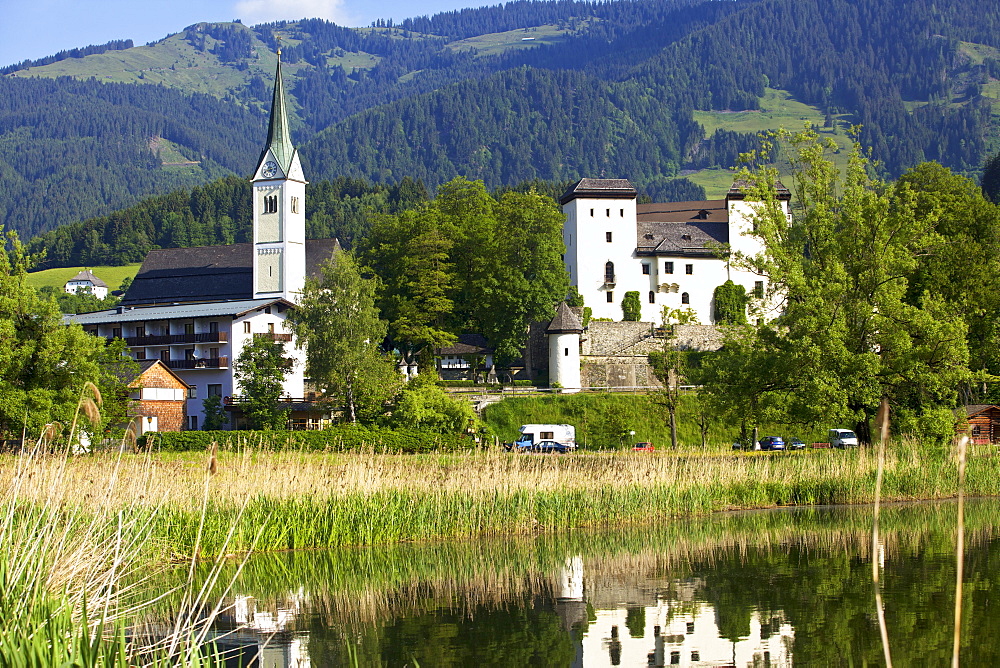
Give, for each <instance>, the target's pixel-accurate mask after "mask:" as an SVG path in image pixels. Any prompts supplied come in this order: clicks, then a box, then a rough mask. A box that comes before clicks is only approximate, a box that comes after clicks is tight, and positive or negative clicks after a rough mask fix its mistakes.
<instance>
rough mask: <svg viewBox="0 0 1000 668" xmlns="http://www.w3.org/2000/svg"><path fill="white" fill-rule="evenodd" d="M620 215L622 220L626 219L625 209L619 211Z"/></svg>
mask: <svg viewBox="0 0 1000 668" xmlns="http://www.w3.org/2000/svg"><path fill="white" fill-rule="evenodd" d="M618 215H620V216H621V217H622V218H624V217H625V209H618Z"/></svg>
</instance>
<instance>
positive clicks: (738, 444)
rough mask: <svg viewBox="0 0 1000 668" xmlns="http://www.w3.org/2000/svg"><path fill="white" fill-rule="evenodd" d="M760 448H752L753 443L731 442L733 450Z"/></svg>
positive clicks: (755, 448) (757, 448) (754, 448)
mask: <svg viewBox="0 0 1000 668" xmlns="http://www.w3.org/2000/svg"><path fill="white" fill-rule="evenodd" d="M759 449H760V446H757V447H754V445H753V443H750V442H744V441H735V442H733V450H759Z"/></svg>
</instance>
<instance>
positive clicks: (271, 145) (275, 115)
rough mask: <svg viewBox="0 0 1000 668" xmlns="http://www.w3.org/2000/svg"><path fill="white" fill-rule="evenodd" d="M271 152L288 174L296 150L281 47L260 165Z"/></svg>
mask: <svg viewBox="0 0 1000 668" xmlns="http://www.w3.org/2000/svg"><path fill="white" fill-rule="evenodd" d="M269 150H270V151H271V155H273V156H274V159H275V160H276V161H277V162H278V166H279V167H280V168H281V171H282V172H284V173H285V174H288V171H289V168H290V167H291V162H292V155H293V154H294V153H295V148H294V147H293V146H292V137H291V134H290V133H289V132H288V112H287V110H286V108H285V86H284V84H283V83H282V81H281V47H278V65H277V67H276V68H275V70H274V93H273V94H272V96H271V119H270V122H269V123H268V127H267V143H266V144H265V145H264V150H263V151H262V152H261V154H260V160H259V161H258V163H257V164H258V165H260V164H261V163H263V162H264V158H265V157H266V156H267V152H268V151H269Z"/></svg>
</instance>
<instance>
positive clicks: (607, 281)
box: [604, 274, 617, 288]
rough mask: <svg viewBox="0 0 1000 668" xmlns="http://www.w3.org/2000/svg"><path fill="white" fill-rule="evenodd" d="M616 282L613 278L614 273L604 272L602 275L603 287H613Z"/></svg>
mask: <svg viewBox="0 0 1000 668" xmlns="http://www.w3.org/2000/svg"><path fill="white" fill-rule="evenodd" d="M616 283H617V281H616V280H615V275H614V274H605V275H604V287H606V288H613V287H615V284H616Z"/></svg>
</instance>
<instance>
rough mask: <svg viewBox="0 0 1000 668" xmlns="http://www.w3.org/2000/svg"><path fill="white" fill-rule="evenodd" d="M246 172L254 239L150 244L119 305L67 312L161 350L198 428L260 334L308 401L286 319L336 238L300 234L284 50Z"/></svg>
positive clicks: (293, 399) (292, 393)
mask: <svg viewBox="0 0 1000 668" xmlns="http://www.w3.org/2000/svg"><path fill="white" fill-rule="evenodd" d="M252 181H253V188H252V192H253V200H254V201H253V241H252V242H251V243H242V244H232V245H228V246H202V247H199V248H169V249H161V250H154V251H150V252H149V253H148V254H147V255H146V259H145V260H144V261H143V263H142V267H141V268H140V269H139V273H138V274H137V275H136V277H135V280H134V281H133V282H132V285H131V287H129V289H128V291H127V292H126V293H125V295H124V297H123V298H122V300H121V303H120V304H119V306H118V307H116V308H114V309H110V310H106V311H98V312H95V313H84V314H80V315H72V316H67V317H66V319H67V322H76V323H79V324H80V325H81V326H82V327H83V328H84V330H86V331H88V332H90V333H92V334H95V335H97V336H103V337H106V338H108V339H112V338H122V339H124V340H125V343H126V345H127V346H128V349H129V351H130V354H131V355H132V357H133V358H135V359H136V360H139V361H144V360H154V359H156V360H160V361H162V362H163V364H164V365H165V366H166V367H167V368H168V369H169V370H170V371H172V372H173V373H174V374H176V375H177V376H178V377H180V378H181V379H182V380H183V382H184V383H186V384H187V400H186V402H185V406H184V412H185V415H184V426H185V427H186V428H187V429H198V428H199V421H200V420H202V419H203V417H202V415H203V406H202V402H204V400H205V399H206V398H208V397H210V396H213V395H218V396H221V397H223V400H224V403H226V404H228V405H229V408H232V404H233V403H234V400H233V399H232V398H233V397H236V396H237V395H239V394H240V391H239V386H238V384H237V382H236V379H235V378H234V375H233V362H234V361H235V360H236V359H237V358H238V357H239V355H240V353H241V352H242V351H243V348H244V346H246V345H247V344H248V343H249V342H250V341H252V340H253V339H254V338H257V337H264V338H268V339H270V340H272V341H278V342H282V343H283V344H284V351H285V356H286V357H287V358H288V359H289V363H290V370H289V372H288V374H287V376H286V377H285V382H284V395H285V396H286V397H288V401H289V404H290V406H291V407H292V408H293V409H294V408H295V407H296V406H297V407H299V408H303V407H306V406H308V402H307V401H306V388H305V353H304V351H303V350H300V349H298V348H297V347H296V345H295V337H294V335H293V334H292V332H291V330H290V329H289V328H288V327H286V319H287V316H288V312H289V309H291V308H293V307H294V306H295V304H296V302H297V301H298V299H299V298H300V296H301V294H302V290H303V288H304V285H305V279H306V277H307V276H315V275H318V273H319V271H320V267H321V266H322V264H323V263H324V262H325V261H327V260H329V259H330V258H332V257H333V254H334V253H335V252H336V251H337V250H339V244H338V243H337V240H336V239H310V240H308V241H307V240H306V238H305V237H306V233H305V227H306V226H305V196H306V183H307V182H306V180H305V176H304V175H303V173H302V165H301V163H300V161H299V154H298V151H297V149H296V148H295V147H294V146H293V145H292V141H291V136H290V133H289V127H288V114H287V110H286V102H285V93H284V87H283V84H282V79H281V51H280V50H279V51H278V65H277V71H276V72H275V83H274V93H273V96H272V100H271V113H270V119H269V124H268V131H267V141H266V143H265V145H264V149H263V150H262V151H261V154H260V158H259V160H258V161H257V168H256V170H255V172H254V175H253V178H252ZM230 412H231V413H232V411H230ZM236 413H238V411H237V412H236ZM293 417H294V414H293ZM304 419H305V420H312V419H315V416H314V415H310V416H306V417H305V418H304ZM140 422H142V423H144V424H148V421H140Z"/></svg>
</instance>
